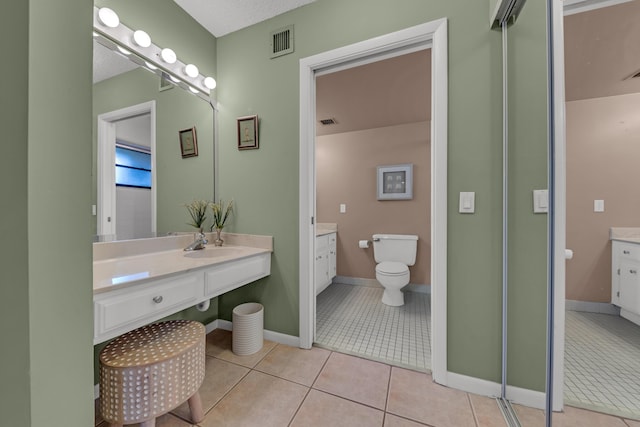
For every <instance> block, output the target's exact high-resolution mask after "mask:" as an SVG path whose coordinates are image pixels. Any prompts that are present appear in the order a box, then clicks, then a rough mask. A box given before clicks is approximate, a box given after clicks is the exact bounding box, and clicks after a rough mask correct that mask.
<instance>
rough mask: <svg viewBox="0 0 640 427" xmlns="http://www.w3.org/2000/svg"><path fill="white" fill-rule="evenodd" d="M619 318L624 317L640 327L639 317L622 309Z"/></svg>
mask: <svg viewBox="0 0 640 427" xmlns="http://www.w3.org/2000/svg"><path fill="white" fill-rule="evenodd" d="M620 316H622V317H624V318H625V319H627V320H628V321H630V322H633V323H635V324H636V325H640V316H638V315H637V314H635V313H633V312H631V311H628V310H625V309H624V308H623V309H622V310H620Z"/></svg>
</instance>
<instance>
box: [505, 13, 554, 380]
mask: <svg viewBox="0 0 640 427" xmlns="http://www.w3.org/2000/svg"><path fill="white" fill-rule="evenodd" d="M545 22H546V2H543V1H528V2H527V3H526V4H525V6H524V8H523V9H522V13H521V14H520V16H519V17H518V19H517V21H516V22H515V24H513V25H512V26H510V27H509V30H508V35H509V42H508V44H509V53H508V55H509V62H508V69H509V79H508V81H509V282H508V283H509V294H508V295H509V299H508V346H507V350H508V352H507V355H508V356H507V367H508V371H507V383H508V384H510V385H513V386H517V387H523V388H529V389H534V390H538V391H544V389H545V376H544V373H545V366H546V365H545V351H546V315H547V310H546V302H547V301H546V298H547V289H546V288H547V277H546V273H547V259H546V256H547V238H546V237H547V235H546V227H547V215H546V214H534V213H533V202H532V199H533V194H532V192H533V190H536V189H546V188H548V184H547V96H546V83H547V75H546V73H547V56H546V41H547V38H546V28H545Z"/></svg>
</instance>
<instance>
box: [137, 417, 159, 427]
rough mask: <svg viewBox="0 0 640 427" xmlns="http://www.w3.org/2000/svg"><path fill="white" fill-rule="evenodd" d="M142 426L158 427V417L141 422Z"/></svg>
mask: <svg viewBox="0 0 640 427" xmlns="http://www.w3.org/2000/svg"><path fill="white" fill-rule="evenodd" d="M140 427H156V419H155V418H154V419H152V420H148V421H145V422H143V423H140Z"/></svg>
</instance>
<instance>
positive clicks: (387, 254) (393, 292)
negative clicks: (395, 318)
mask: <svg viewBox="0 0 640 427" xmlns="http://www.w3.org/2000/svg"><path fill="white" fill-rule="evenodd" d="M417 249H418V236H414V235H405V234H374V235H373V256H374V258H375V260H376V263H378V265H376V279H378V282H380V284H381V285H382V286H383V287H384V294H383V295H382V303H383V304H386V305H391V306H401V305H404V294H403V293H402V291H401V290H400V289H402V288H403V287H404V286H405V285H407V284H409V266H410V265H413V264H415V262H416V252H417Z"/></svg>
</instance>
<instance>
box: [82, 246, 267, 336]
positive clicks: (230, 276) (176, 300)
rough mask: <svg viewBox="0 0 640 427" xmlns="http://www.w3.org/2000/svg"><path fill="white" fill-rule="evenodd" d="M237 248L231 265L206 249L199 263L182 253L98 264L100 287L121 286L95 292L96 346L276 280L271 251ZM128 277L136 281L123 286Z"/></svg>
mask: <svg viewBox="0 0 640 427" xmlns="http://www.w3.org/2000/svg"><path fill="white" fill-rule="evenodd" d="M236 248H238V249H236V251H237V252H238V254H239V255H234V256H233V257H231V258H227V259H221V258H223V257H224V256H225V255H224V254H223V255H219V257H218V258H216V255H215V252H214V251H216V249H215V248H207V249H204V250H202V251H201V252H198V253H195V255H196V256H195V257H193V256H189V255H192V253H187V254H185V252H184V251H182V250H178V251H169V252H159V253H157V254H149V255H146V256H144V257H140V256H132V257H122V258H120V259H114V260H113V261H111V260H109V261H108V262H102V263H101V264H96V263H94V274H95V272H96V269H97V268H98V269H100V270H99V273H100V274H98V277H100V278H102V281H101V282H100V283H102V282H104V281H108V279H110V280H111V282H112V283H114V284H116V285H114V287H113V288H111V289H106V290H105V287H102V288H101V289H100V292H95V289H96V288H95V285H94V294H93V312H94V333H93V342H94V344H98V343H101V342H104V341H106V340H109V339H111V338H115V337H117V336H118V335H121V334H123V333H125V332H128V331H131V330H133V329H135V328H138V327H140V326H143V325H146V324H148V323H151V322H154V321H156V320H159V319H162V318H163V317H166V316H169V315H171V314H174V313H177V312H179V311H181V310H184V309H186V308H189V307H193V306H194V305H197V304H199V303H201V302H204V301H207V300H209V299H211V298H214V297H217V296H218V295H221V294H223V293H225V292H229V291H231V290H233V289H236V288H239V287H241V286H243V285H246V284H247V283H251V282H253V281H256V280H258V279H260V278H262V277H266V276H268V275H269V274H271V251H270V250H265V249H260V248H250V247H246V248H242V247H236ZM206 251H208V252H206ZM225 253H226V252H225ZM211 260H214V261H213V262H212V261H211ZM167 265H168V267H167V268H165V267H166V266H167ZM169 268H170V269H171V271H168V269H169ZM154 269H155V270H154ZM134 270H135V271H134ZM123 272H125V273H127V274H126V276H127V277H133V278H134V279H132V280H131V281H129V282H119V281H118V280H117V279H120V278H121V276H123ZM141 272H145V273H144V274H145V275H146V276H147V277H146V278H143V279H135V277H136V276H140V275H143V273H141ZM150 272H151V273H154V272H155V273H156V274H155V276H154V275H153V274H151V273H150ZM134 273H136V274H134ZM105 277H106V279H105ZM94 280H95V277H94ZM122 283H123V284H122Z"/></svg>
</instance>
